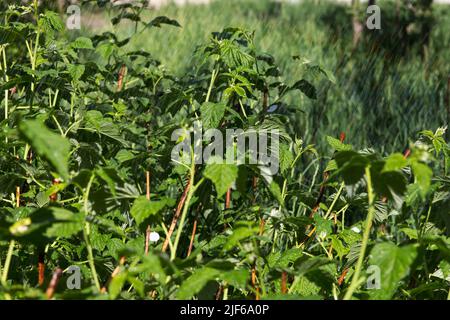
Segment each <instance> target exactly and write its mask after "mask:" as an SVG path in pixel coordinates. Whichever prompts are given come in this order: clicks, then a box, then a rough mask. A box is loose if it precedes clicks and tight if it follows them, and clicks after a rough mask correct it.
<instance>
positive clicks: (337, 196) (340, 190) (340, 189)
mask: <svg viewBox="0 0 450 320" xmlns="http://www.w3.org/2000/svg"><path fill="white" fill-rule="evenodd" d="M344 186H345V184H344V183H343V182H342V183H341V187H340V188H339V190H338V192H337V193H336V196H335V197H334V199H333V202H332V203H331V206H330V207H329V208H328V211H327V213H326V214H325V216H324V219H327V218H328V216H329V215H330V214H331V211H332V210H333V208H334V205H335V204H336V202H337V200H338V199H339V197H340V196H341V192H342V189H344Z"/></svg>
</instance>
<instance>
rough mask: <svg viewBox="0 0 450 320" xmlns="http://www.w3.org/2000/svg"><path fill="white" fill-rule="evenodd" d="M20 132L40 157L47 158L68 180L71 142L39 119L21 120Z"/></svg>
mask: <svg viewBox="0 0 450 320" xmlns="http://www.w3.org/2000/svg"><path fill="white" fill-rule="evenodd" d="M19 132H20V134H21V136H22V137H23V138H24V140H25V141H26V142H28V143H29V144H30V145H31V147H32V148H33V150H34V151H35V152H36V153H37V154H38V155H39V156H40V157H42V158H43V159H44V160H46V161H47V162H48V163H49V164H50V165H51V166H52V167H53V168H54V169H55V170H56V171H57V172H58V173H59V174H60V175H61V177H62V178H63V179H64V180H68V178H69V169H68V161H69V153H70V143H69V141H68V140H67V139H66V138H63V137H62V136H61V135H59V134H56V133H54V132H52V131H50V130H49V129H47V127H46V126H45V125H44V124H43V123H42V122H40V121H37V120H27V121H21V122H20V124H19Z"/></svg>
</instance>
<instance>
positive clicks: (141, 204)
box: [130, 196, 167, 225]
mask: <svg viewBox="0 0 450 320" xmlns="http://www.w3.org/2000/svg"><path fill="white" fill-rule="evenodd" d="M166 205H167V201H166V200H157V201H154V200H152V201H150V200H147V198H146V197H145V196H140V197H139V198H137V199H136V200H134V203H133V206H132V207H131V212H130V213H131V216H132V217H133V218H134V219H135V220H136V223H137V224H138V225H140V224H141V223H142V222H144V221H145V220H146V219H147V218H151V220H152V221H153V222H155V221H156V220H158V213H159V212H160V211H161V210H162V209H163V208H164V207H165V206H166Z"/></svg>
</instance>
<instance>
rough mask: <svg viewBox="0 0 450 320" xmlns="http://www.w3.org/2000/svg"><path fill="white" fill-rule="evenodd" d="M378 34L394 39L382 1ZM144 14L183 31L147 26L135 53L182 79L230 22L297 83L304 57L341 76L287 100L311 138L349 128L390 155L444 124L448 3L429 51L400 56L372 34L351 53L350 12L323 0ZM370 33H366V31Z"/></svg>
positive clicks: (360, 141) (359, 142)
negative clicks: (378, 44) (311, 96)
mask: <svg viewBox="0 0 450 320" xmlns="http://www.w3.org/2000/svg"><path fill="white" fill-rule="evenodd" d="M381 6H382V16H381V19H382V20H381V21H382V30H381V32H379V33H378V34H379V35H380V37H381V38H382V39H385V40H386V39H388V40H389V37H391V35H392V33H394V34H395V31H393V30H392V29H393V27H392V25H390V24H389V23H390V22H391V20H392V15H393V9H392V6H391V2H390V1H388V2H387V3H386V2H382V3H381ZM147 15H148V18H149V19H150V18H151V17H154V16H159V15H166V16H168V17H171V18H173V19H176V20H177V21H178V22H179V23H180V24H181V25H182V28H181V29H180V28H172V27H165V28H163V29H162V30H155V29H151V30H149V31H144V35H143V36H138V37H135V38H134V40H133V42H132V45H131V46H130V47H129V49H130V50H134V49H145V50H148V51H150V52H151V53H152V54H153V55H154V57H155V58H157V59H158V60H160V61H161V62H162V64H164V65H165V66H170V67H169V68H170V69H169V70H170V71H171V72H173V73H175V74H176V75H178V76H183V74H184V73H185V72H186V71H187V70H188V69H190V68H193V66H194V65H196V64H198V63H199V61H198V60H197V59H196V58H195V55H192V52H194V50H195V48H196V47H197V46H198V45H200V44H202V43H204V42H205V41H206V40H207V39H208V38H209V37H210V34H211V32H214V31H220V30H221V29H222V28H223V27H224V26H233V27H244V28H246V29H248V30H254V31H255V35H256V41H255V43H256V46H257V47H258V48H259V49H261V50H262V51H267V52H270V53H272V54H273V55H274V57H275V58H276V60H277V61H278V63H279V65H280V67H281V71H282V73H283V76H284V77H285V78H287V79H288V80H290V81H292V82H293V81H295V79H298V78H299V77H300V76H301V73H302V72H303V69H302V68H301V66H300V65H299V62H298V61H297V60H293V59H291V57H292V56H294V55H300V56H302V57H304V58H306V59H309V60H312V61H313V62H315V63H318V64H320V65H321V66H323V67H325V68H327V69H328V70H330V71H331V72H332V73H333V74H334V75H335V77H336V83H335V84H330V83H328V82H327V81H323V82H322V83H320V81H321V80H320V79H319V80H316V83H315V84H316V85H318V87H319V88H320V91H319V96H318V99H317V100H316V101H313V102H311V101H309V100H308V99H305V98H304V97H303V96H301V95H300V94H299V93H297V94H295V95H292V96H291V98H290V101H291V103H292V105H294V106H295V108H296V110H297V111H300V112H297V113H295V114H294V113H292V116H293V117H297V120H296V123H298V124H299V125H298V128H295V129H296V131H297V132H298V135H299V136H301V137H302V138H304V139H305V140H306V141H307V142H309V143H315V144H317V145H318V146H319V148H320V146H323V145H324V144H325V141H322V140H324V139H323V138H320V137H324V135H325V134H329V135H336V136H337V135H339V133H340V132H341V131H344V132H345V133H346V134H347V137H348V138H347V139H348V141H349V142H350V143H352V144H354V145H355V146H363V145H370V146H376V147H377V148H380V149H381V150H384V151H386V152H390V151H399V150H402V149H404V148H405V147H406V146H407V145H408V137H414V136H415V134H416V133H417V132H418V131H420V130H422V129H424V128H430V129H435V128H437V127H439V126H443V125H445V124H446V123H447V121H448V114H447V113H448V111H447V110H448V109H447V107H446V105H445V104H446V103H445V95H446V94H447V90H448V89H447V77H448V76H449V75H450V52H449V50H448V49H449V48H450V35H449V33H448V30H450V7H448V6H445V5H435V6H434V16H435V19H436V20H435V21H436V23H435V26H434V28H433V30H432V34H431V40H430V45H429V48H428V53H427V55H426V56H425V57H424V58H422V57H421V55H420V54H419V53H418V52H419V51H420V50H415V51H414V50H411V53H409V54H407V55H400V56H399V55H397V56H395V55H394V54H393V53H392V52H391V51H392V48H395V47H396V44H395V43H393V44H391V46H390V47H389V49H385V48H388V47H387V46H386V47H385V48H379V50H377V51H375V50H373V47H372V46H371V43H370V39H369V40H364V41H365V44H363V45H362V47H361V46H360V48H358V50H356V51H352V40H351V39H352V26H351V16H350V15H351V9H350V8H349V7H347V6H343V5H337V4H333V3H329V2H327V1H306V2H304V3H302V4H300V5H295V4H283V5H281V6H277V5H276V4H275V3H271V2H269V1H259V0H258V1H252V0H246V1H228V0H227V1H220V0H219V1H215V2H213V3H212V4H211V5H199V6H196V5H186V6H181V7H177V6H175V5H169V6H166V7H163V8H162V9H160V10H157V11H153V12H149V13H148V14H147ZM115 30H116V31H118V32H119V34H122V35H123V36H125V34H127V33H128V34H129V33H132V32H133V31H134V28H133V26H132V25H130V24H128V25H127V24H120V25H118V26H116V29H115ZM370 32H376V31H369V30H368V31H367V33H366V34H365V35H364V36H365V37H366V38H367V37H370ZM383 37H384V38H383Z"/></svg>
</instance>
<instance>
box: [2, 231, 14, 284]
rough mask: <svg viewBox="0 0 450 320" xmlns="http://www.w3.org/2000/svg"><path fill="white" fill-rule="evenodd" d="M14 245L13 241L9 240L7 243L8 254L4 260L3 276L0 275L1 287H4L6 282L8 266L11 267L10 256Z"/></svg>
mask: <svg viewBox="0 0 450 320" xmlns="http://www.w3.org/2000/svg"><path fill="white" fill-rule="evenodd" d="M14 245H15V241H14V240H11V241H10V242H9V248H8V253H7V255H6V260H5V266H4V268H3V274H2V285H3V286H5V285H6V280H8V272H9V266H10V265H11V259H12V254H13V252H14Z"/></svg>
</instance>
